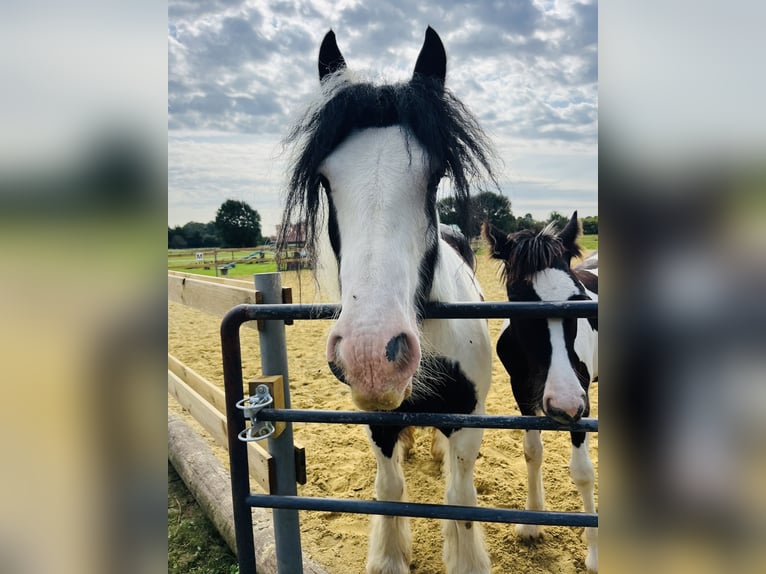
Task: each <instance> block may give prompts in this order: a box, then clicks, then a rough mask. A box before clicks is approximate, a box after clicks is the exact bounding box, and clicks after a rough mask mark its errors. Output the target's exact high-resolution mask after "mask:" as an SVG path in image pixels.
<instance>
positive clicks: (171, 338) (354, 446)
mask: <svg viewBox="0 0 766 574" xmlns="http://www.w3.org/2000/svg"><path fill="white" fill-rule="evenodd" d="M477 274H478V278H479V281H480V283H481V286H482V289H483V291H484V294H485V298H486V300H487V301H506V295H505V291H504V287H503V285H502V284H501V281H500V278H499V275H498V273H497V265H496V264H495V263H494V262H492V261H490V260H489V259H487V258H486V257H482V256H479V258H478V269H477ZM227 284H228V285H231V286H235V285H239V283H235V282H234V280H228V281H227ZM282 284H283V286H285V287H291V288H292V295H293V302H294V303H313V302H316V301H317V297H316V294H315V293H314V283H313V279H312V277H311V275H310V272H307V271H302V272H301V275H298V274H297V273H295V272H288V273H283V274H282ZM242 287H243V288H244V289H249V290H253V283H252V281H244V282H242ZM215 312H216V311H213V312H212V313H205V312H202V311H199V310H196V309H194V308H192V307H191V306H188V303H187V304H186V305H184V304H180V303H175V302H172V301H169V303H168V351H169V353H170V354H171V355H173V356H174V357H175V358H176V359H177V360H178V361H180V362H182V363H183V364H184V365H186V366H187V367H189V368H190V369H193V370H194V371H196V373H198V374H199V375H200V376H202V377H204V378H205V379H207V380H208V381H210V382H212V383H213V384H214V385H215V386H217V387H218V388H219V389H221V390H222V389H223V374H222V367H221V343H220V326H221V320H220V316H218V315H216V314H213V313H215ZM501 323H502V320H500V319H490V320H489V327H490V333H491V336H492V340H493V344H494V342H495V341H496V340H497V337H498V335H499V332H500V326H501ZM254 325H255V324H254V323H253V326H254ZM330 327H331V322H330V321H297V320H296V321H295V322H294V324H293V325H289V326H287V327H286V329H287V335H286V336H287V350H288V361H289V374H290V393H291V401H292V407H293V408H297V409H326V410H355V409H354V407H353V405H352V403H351V399H350V392H349V390H348V387H346V386H345V385H343V384H341V383H340V382H338V380H337V379H336V378H335V377H334V376H333V375H332V373H331V372H330V370H329V368H328V366H327V363H326V360H325V344H326V340H327V335H328V332H329V330H330ZM241 340H242V355H243V357H242V359H243V360H242V363H243V374H244V379H245V380H252V379H255V378H257V377H259V376H260V357H259V344H258V333H257V331H256V330H255V329H251V328H248V327H244V328H242V329H241ZM590 401H591V406H592V410H591V417H594V418H597V417H598V384H593V385H591V389H590ZM169 409H170V411H172V412H173V413H174V414H177V415H179V416H181V417H183V418H185V419H186V420H187V421H189V422H190V424H191V425H192V426H193V427H194V428H195V429H196V430H197V432H199V434H200V435H202V436H203V437H204V438H205V439H206V440H207V441H208V442H209V443H210V444H211V446H212V448H213V451H214V452H215V454H216V456H217V458H218V459H220V461H221V462H222V463H223V464H224V466H226V467H228V455H227V453H226V450H225V449H224V448H223V447H221V446H218V444H216V443H215V440H214V438H213V437H212V436H211V435H210V434H209V433H208V432H206V431H204V429H202V427H201V426H200V425H199V424H198V423H197V422H196V421H194V420H192V419H191V417H190V416H189V414H188V413H187V412H186V411H185V410H184V409H183V408H182V407H181V406H180V405H179V404H178V403H177V402H176V401H175V400H174V399H173V397H172V396H171V397H169ZM487 413H488V414H513V415H515V414H519V413H518V409H517V408H516V405H515V402H514V400H513V396H512V393H511V387H510V384H509V381H508V375H507V374H506V372H505V369H504V368H503V367H502V365H501V364H500V362H499V360H498V359H497V357H494V359H493V382H492V387H491V389H490V392H489V395H488V398H487ZM293 429H294V436H295V441H296V442H297V443H300V444H301V445H302V447H304V448H305V460H306V484H305V485H299V486H298V494H299V495H304V496H313V497H335V498H354V499H361V500H370V499H372V498H373V497H374V495H373V492H374V487H373V482H374V478H375V458H374V455H373V454H372V452H371V451H370V448H369V445H368V441H367V437H366V434H365V430H364V428H363V427H361V426H358V425H340V424H332V425H321V424H309V423H295V424H294V425H293ZM522 434H523V431H521V430H490V429H487V430H485V431H484V440H483V442H482V447H481V452H480V456H479V459H478V461H477V463H476V470H475V472H476V480H475V483H476V488H477V491H478V504H479V505H480V506H484V507H497V508H515V509H523V508H524V505H525V501H526V464H525V460H524V454H523V448H522ZM415 439H416V440H415V445H414V447H413V449H412V451H411V454H410V456H409V458H408V459H406V460H405V462H404V465H403V466H404V472H405V477H406V481H407V490H408V500H410V501H413V502H424V503H436V504H438V503H441V502H443V496H444V486H443V480H442V478H441V468H440V465H439V464H438V463H436V462H435V461H433V459H432V458H431V454H430V447H431V431H430V429H417V430H416V433H415ZM543 442H544V445H545V452H546V454H545V457H544V463H543V469H544V471H543V473H544V484H545V491H546V504H547V507H546V509H547V510H560V511H580V510H581V499H580V496H579V494H578V493H577V490H576V488H575V486H574V484H573V483H572V481H571V479H570V476H569V468H568V465H569V456H570V445H571V443H570V440H569V433H566V432H544V433H543ZM590 450H591V456H592V459H593V462H594V466H595V467H596V473H597V476H598V434H597V433H594V434H593V435H592V436H591V442H590ZM252 484H253V485H255V484H257V481H252ZM253 490H254V491H258V488H257V487H255V486H253ZM596 500H597V501H598V481H597V482H596ZM368 522H369V518H368V516H366V515H356V514H341V513H335V512H318V511H301V512H300V527H301V541H302V548H303V552H304V555H306V556H308V557H310V558H311V559H313V560H314V561H316V562H317V563H319V564H321V565H323V566H324V567H325V568H326V569H327V571H328V572H330V573H332V574H342V573H346V572H363V571H364V564H365V558H366V552H367V528H368ZM411 524H412V535H413V536H412V538H413V561H412V567H411V571H412V572H414V573H421V574H431V573H439V572H442V571H443V565H442V559H441V553H442V535H441V525H440V523H439V521H438V520H429V519H419V518H413V519H411ZM483 527H484V532H485V539H486V543H487V549H488V552H489V553H490V556H491V559H492V572H493V573H497V574H500V573H505V572H521V573H530V574H531V573H533V572H534V573H538V572H555V573H575V572H585V571H586V569H585V565H584V558H585V551H586V546H585V543H584V542H583V541H582V539H581V536H582V532H583V529H582V528H573V527H553V526H549V527H547V528H546V533H545V537H544V539H543V540H542V542H540V543H536V544H532V545H529V544H525V543H522V542H520V541H519V539H518V538H517V537H516V535H515V533H514V528H513V525H509V524H496V523H484V525H483Z"/></svg>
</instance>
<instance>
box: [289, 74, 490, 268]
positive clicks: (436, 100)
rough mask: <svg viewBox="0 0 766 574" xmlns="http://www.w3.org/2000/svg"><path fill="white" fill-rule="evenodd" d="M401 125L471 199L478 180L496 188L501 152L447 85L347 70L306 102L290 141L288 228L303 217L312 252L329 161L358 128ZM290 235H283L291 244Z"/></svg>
mask: <svg viewBox="0 0 766 574" xmlns="http://www.w3.org/2000/svg"><path fill="white" fill-rule="evenodd" d="M391 125H400V126H401V128H402V132H403V133H404V135H405V137H406V138H407V139H408V140H409V138H410V137H413V138H415V140H416V141H417V142H418V144H419V145H420V147H421V148H422V149H423V150H424V152H425V156H426V159H427V161H429V162H430V168H431V169H432V170H433V171H434V172H435V173H438V174H441V173H442V172H443V173H444V174H445V175H446V176H448V177H450V178H451V179H452V182H453V185H452V189H453V190H454V193H455V195H456V196H457V197H458V198H467V197H468V195H469V189H470V186H471V184H473V183H479V182H482V181H486V182H489V183H490V184H491V185H493V186H495V187H497V181H496V179H495V175H494V171H493V165H492V164H493V162H494V159H495V153H494V150H493V149H492V146H491V144H490V142H489V140H488V138H487V137H486V135H485V134H484V132H483V131H482V130H481V128H480V127H479V124H478V122H477V120H476V118H475V117H474V116H473V115H472V114H471V112H470V111H469V110H468V109H467V108H466V107H465V106H464V105H463V104H462V102H460V100H458V98H457V97H455V96H454V95H453V94H452V93H451V92H450V91H449V90H448V89H445V88H444V86H443V85H442V84H441V83H439V82H437V81H434V80H433V79H430V78H423V77H420V76H416V77H415V78H413V79H412V80H409V81H407V82H401V83H396V84H382V85H376V84H375V83H373V82H372V81H359V79H358V78H357V77H355V76H354V75H353V74H352V73H351V72H349V71H348V70H345V69H343V70H340V71H338V72H336V73H334V74H332V75H331V76H328V77H326V78H325V79H324V80H323V81H322V88H321V90H320V93H319V94H318V96H317V98H316V99H315V100H314V101H313V102H312V103H311V104H309V105H308V106H307V108H306V110H305V111H304V113H303V114H302V115H301V116H300V117H299V118H298V119H297V120H296V121H295V123H294V124H293V126H292V128H291V129H290V130H289V132H288V134H287V136H286V137H285V138H284V140H283V145H284V146H285V147H286V148H289V147H292V154H291V158H290V159H291V161H290V164H289V165H290V167H289V171H288V185H287V190H286V198H285V210H284V214H283V220H282V230H283V233H284V232H285V231H286V230H287V229H289V227H290V223H293V222H297V221H303V222H305V229H306V245H307V250H308V252H309V253H310V254H311V255H312V256H313V255H314V254H315V252H316V250H315V249H314V246H315V244H316V241H317V236H316V234H317V233H318V229H319V228H320V226H321V223H322V222H321V221H318V213H319V211H320V210H319V207H320V201H321V198H320V193H321V189H320V187H321V185H320V180H319V168H320V166H321V165H322V162H323V161H324V160H325V159H326V158H327V157H328V156H329V155H330V154H331V153H332V152H333V151H334V150H335V149H336V148H337V147H338V146H339V145H340V144H341V143H342V142H343V141H344V140H345V139H346V138H347V137H348V136H349V135H350V134H351V133H352V132H354V131H356V130H360V129H365V128H371V127H386V126H391ZM284 239H285V238H284V237H282V238H280V240H281V241H284Z"/></svg>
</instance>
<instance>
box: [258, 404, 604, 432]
mask: <svg viewBox="0 0 766 574" xmlns="http://www.w3.org/2000/svg"><path fill="white" fill-rule="evenodd" d="M257 420H259V421H272V422H277V421H284V422H291V423H328V424H358V425H384V426H399V425H404V426H408V427H409V426H419V427H455V428H456V427H464V428H485V429H522V430H556V431H580V432H598V419H592V418H585V419H580V420H579V421H578V422H576V423H574V424H571V425H564V424H561V423H557V422H556V421H554V420H552V419H549V418H548V417H530V416H513V415H461V414H438V413H399V412H370V411H330V410H319V409H316V410H314V409H312V410H302V409H271V408H265V409H263V410H262V411H260V412H259V413H258V415H257Z"/></svg>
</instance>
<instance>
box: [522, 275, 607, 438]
mask: <svg viewBox="0 0 766 574" xmlns="http://www.w3.org/2000/svg"><path fill="white" fill-rule="evenodd" d="M528 288H529V290H530V291H531V292H532V293H533V294H534V298H532V297H530V299H531V300H540V301H567V300H578V299H587V298H588V297H587V296H586V295H585V292H584V289H583V287H582V285H581V284H580V283H579V282H578V281H577V280H576V279H575V278H574V277H573V276H572V274H571V271H569V269H568V268H566V269H557V268H550V269H545V270H543V271H539V272H538V273H536V274H535V275H534V276H533V277H532V280H531V285H529V287H528ZM510 292H511V290H510V289H509V295H510ZM514 322H516V321H515V320H514ZM520 327H522V328H523V327H525V328H524V331H523V332H522V333H520V340H521V341H522V345H523V347H525V348H526V352H527V355H528V356H530V357H535V359H536V361H537V362H538V364H539V365H540V366H541V367H542V369H541V372H544V373H545V378H544V381H543V393H542V404H541V407H542V410H543V412H544V413H545V414H546V415H547V416H548V417H550V418H552V419H554V420H556V421H559V422H562V423H565V424H566V423H571V422H576V421H578V420H579V419H580V418H582V417H583V416H587V414H588V413H589V412H590V405H589V403H588V395H587V389H588V385H589V383H590V378H591V372H592V366H591V365H589V363H590V362H591V361H590V359H589V358H588V356H587V355H588V353H587V351H586V349H585V348H584V347H585V346H587V344H585V342H584V340H583V337H584V336H586V332H587V331H590V326H589V324H588V322H587V320H585V319H575V318H563V319H562V318H549V319H532V320H529V321H524V324H523V325H521V326H520ZM546 367H547V368H546Z"/></svg>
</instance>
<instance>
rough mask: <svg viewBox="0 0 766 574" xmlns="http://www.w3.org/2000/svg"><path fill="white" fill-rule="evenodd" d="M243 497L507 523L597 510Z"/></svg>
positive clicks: (550, 521) (591, 517)
mask: <svg viewBox="0 0 766 574" xmlns="http://www.w3.org/2000/svg"><path fill="white" fill-rule="evenodd" d="M245 500H246V502H247V503H248V504H249V505H250V506H257V507H264V508H294V509H297V510H318V511H322V512H349V513H351V514H383V515H386V516H411V517H413V518H442V519H447V520H475V521H478V522H503V523H511V524H542V525H544V526H588V527H590V526H598V514H590V513H587V512H553V511H547V510H546V511H543V510H516V509H507V508H484V507H481V506H459V505H455V504H424V503H420V502H391V501H383V500H353V499H348V498H318V497H312V496H278V495H274V494H251V495H250V496H248V497H247V498H246V499H245Z"/></svg>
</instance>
